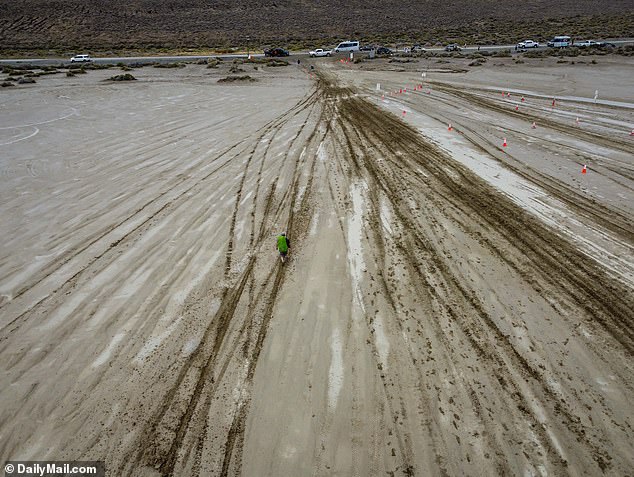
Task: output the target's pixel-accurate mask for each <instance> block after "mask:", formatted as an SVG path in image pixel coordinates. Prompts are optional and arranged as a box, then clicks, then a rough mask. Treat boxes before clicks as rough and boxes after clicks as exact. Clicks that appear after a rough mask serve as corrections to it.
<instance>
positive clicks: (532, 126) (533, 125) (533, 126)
mask: <svg viewBox="0 0 634 477" xmlns="http://www.w3.org/2000/svg"><path fill="white" fill-rule="evenodd" d="M531 128H533V129H537V124H535V121H533V124H532V125H531Z"/></svg>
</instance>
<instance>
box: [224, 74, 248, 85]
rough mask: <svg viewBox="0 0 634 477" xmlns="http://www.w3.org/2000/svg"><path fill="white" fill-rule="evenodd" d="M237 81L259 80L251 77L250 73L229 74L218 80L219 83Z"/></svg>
mask: <svg viewBox="0 0 634 477" xmlns="http://www.w3.org/2000/svg"><path fill="white" fill-rule="evenodd" d="M235 81H247V82H252V81H257V80H256V79H255V78H251V77H250V76H249V75H242V76H227V77H225V78H220V79H219V80H218V83H233V82H235Z"/></svg>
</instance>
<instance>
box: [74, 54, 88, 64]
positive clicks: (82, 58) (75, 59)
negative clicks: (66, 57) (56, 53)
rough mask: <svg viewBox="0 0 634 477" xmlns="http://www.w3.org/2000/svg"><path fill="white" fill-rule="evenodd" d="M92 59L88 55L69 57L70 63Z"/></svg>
mask: <svg viewBox="0 0 634 477" xmlns="http://www.w3.org/2000/svg"><path fill="white" fill-rule="evenodd" d="M90 61H92V58H91V57H90V55H75V56H73V57H72V58H71V59H70V62H71V63H87V62H90Z"/></svg>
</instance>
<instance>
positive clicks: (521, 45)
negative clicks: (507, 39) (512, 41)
mask: <svg viewBox="0 0 634 477" xmlns="http://www.w3.org/2000/svg"><path fill="white" fill-rule="evenodd" d="M524 48H539V43H538V42H536V41H533V40H524V41H520V42H519V43H518V44H517V46H516V47H515V49H516V50H520V49H524Z"/></svg>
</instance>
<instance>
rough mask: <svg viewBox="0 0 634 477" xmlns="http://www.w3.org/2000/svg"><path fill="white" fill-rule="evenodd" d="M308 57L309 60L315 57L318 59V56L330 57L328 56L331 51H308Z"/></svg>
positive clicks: (318, 49)
mask: <svg viewBox="0 0 634 477" xmlns="http://www.w3.org/2000/svg"><path fill="white" fill-rule="evenodd" d="M308 55H309V56H310V57H311V58H315V57H318V56H330V55H332V50H324V49H322V48H317V49H316V50H313V51H309V52H308Z"/></svg>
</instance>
